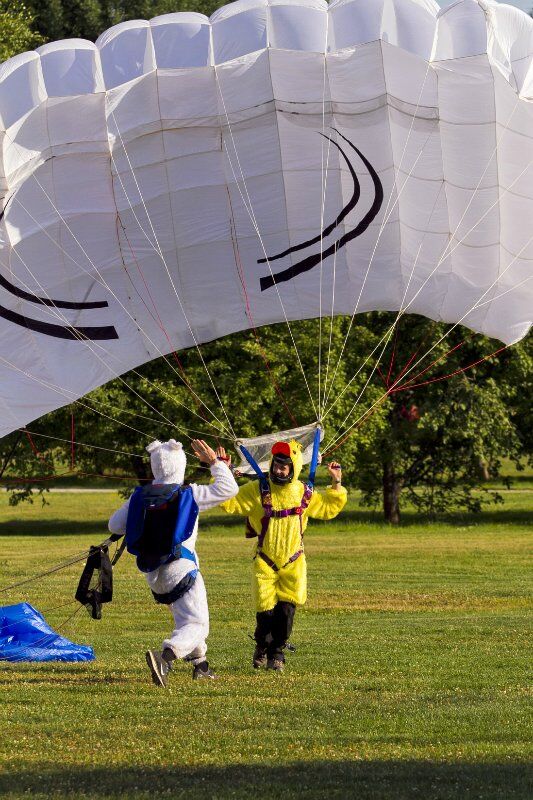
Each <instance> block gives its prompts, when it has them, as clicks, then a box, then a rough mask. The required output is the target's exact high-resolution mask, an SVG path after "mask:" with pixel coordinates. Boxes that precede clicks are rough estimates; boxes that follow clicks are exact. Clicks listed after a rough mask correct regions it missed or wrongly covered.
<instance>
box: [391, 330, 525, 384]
mask: <svg viewBox="0 0 533 800" xmlns="http://www.w3.org/2000/svg"><path fill="white" fill-rule="evenodd" d="M463 344H464V342H461V345H463ZM458 346H459V345H458ZM509 347H510V345H508V344H505V345H503V346H502V347H499V348H498V349H497V350H494V352H493V353H489V355H488V356H483V358H478V360H477V361H474V362H473V363H472V364H468V365H467V366H466V367H460V368H459V369H456V370H455V371H454V372H449V373H448V375H438V376H437V377H435V378H429V379H428V380H426V381H422V383H411V381H416V380H417V378H418V377H419V376H415V377H414V378H411V379H410V380H409V381H407V383H406V384H404V385H403V386H398V387H397V388H396V389H393V393H396V392H405V391H407V390H408V389H417V388H418V387H420V386H428V385H429V384H430V383H439V382H440V381H445V380H448V379H449V378H453V377H454V376H455V375H460V374H462V373H464V372H468V370H469V369H473V368H474V367H477V365H478V364H482V363H483V362H484V361H488V359H489V358H493V357H494V356H497V355H499V354H500V353H503V351H504V350H507V349H508V348H509ZM455 349H457V348H454V347H452V349H451V350H448V352H447V353H445V355H444V356H443V358H445V357H447V356H449V355H450V353H452V352H453V350H455ZM438 361H440V359H437V360H436V361H434V362H433V364H431V365H430V367H428V368H427V370H429V369H431V367H432V366H434V365H435V364H436V363H437V362H438ZM427 370H423V372H427ZM420 374H423V373H420Z"/></svg>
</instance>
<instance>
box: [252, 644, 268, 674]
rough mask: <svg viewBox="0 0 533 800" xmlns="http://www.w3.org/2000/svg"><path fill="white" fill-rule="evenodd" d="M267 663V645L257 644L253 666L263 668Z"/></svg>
mask: <svg viewBox="0 0 533 800" xmlns="http://www.w3.org/2000/svg"><path fill="white" fill-rule="evenodd" d="M266 665H267V651H266V647H260V646H259V645H256V648H255V650H254V655H253V659H252V666H253V668H254V669H261V667H266Z"/></svg>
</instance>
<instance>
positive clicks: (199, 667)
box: [192, 661, 218, 681]
mask: <svg viewBox="0 0 533 800" xmlns="http://www.w3.org/2000/svg"><path fill="white" fill-rule="evenodd" d="M204 678H211V679H214V680H216V679H217V678H218V675H215V673H214V672H213V670H212V669H211V668H210V666H209V664H208V663H207V661H202V663H201V664H195V666H194V669H193V671H192V679H193V681H198V680H204Z"/></svg>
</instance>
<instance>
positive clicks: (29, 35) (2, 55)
mask: <svg viewBox="0 0 533 800" xmlns="http://www.w3.org/2000/svg"><path fill="white" fill-rule="evenodd" d="M33 19H34V17H33V14H32V13H31V11H30V10H29V9H28V8H27V7H26V6H25V5H24V4H22V3H20V2H18V0H0V61H6V59H8V58H11V57H12V56H15V55H17V54H18V53H22V52H24V51H25V50H31V49H32V48H34V47H38V46H39V45H40V44H42V42H43V39H42V37H41V36H40V35H39V34H37V33H35V32H34V31H33V29H32V23H33Z"/></svg>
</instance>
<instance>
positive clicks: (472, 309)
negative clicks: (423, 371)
mask: <svg viewBox="0 0 533 800" xmlns="http://www.w3.org/2000/svg"><path fill="white" fill-rule="evenodd" d="M532 242H533V236H530V238H529V239H528V240H527V242H526V243H525V244H524V245H523V247H522V248H521V250H520V251H519V252H518V253H517V254H516V255H515V256H514V258H513V259H512V260H511V261H510V263H509V264H508V265H507V266H506V267H505V269H504V270H503V272H501V273H500V274H499V275H498V277H497V278H496V279H495V280H494V281H493V282H492V283H491V285H490V286H489V287H488V288H487V289H485V291H484V292H483V294H482V295H481V297H480V298H479V300H477V301H476V303H474V305H473V306H472V307H471V308H470V309H469V310H468V311H466V312H465V313H464V314H463V316H462V317H461V319H459V320H458V321H457V322H455V323H454V324H453V325H452V326H451V328H449V329H448V330H447V331H446V332H445V333H443V335H442V336H441V337H440V338H439V339H438V340H437V341H436V342H435V343H434V344H433V345H432V346H431V347H430V348H429V350H427V351H426V352H425V353H424V354H423V355H422V356H421V357H420V358H419V359H418V360H417V361H416V362H415V363H414V364H413V365H412V366H411V367H409V369H408V370H407V371H405V372H404V375H403V377H405V376H406V375H409V374H410V373H411V372H412V371H413V370H414V369H415V368H416V367H417V366H418V365H419V364H420V363H421V362H422V361H423V360H424V359H425V358H427V356H428V355H430V353H432V352H433V350H435V348H436V347H438V346H439V344H440V343H441V342H443V341H444V340H445V339H446V338H447V337H448V336H449V335H450V334H451V333H452V331H453V330H455V328H457V326H458V325H460V324H461V322H462V321H463V320H464V319H466V317H468V316H469V315H470V314H471V313H472V312H473V311H475V310H476V308H478V306H479V304H480V303H481V301H482V300H483V299H484V298H485V296H486V295H487V294H488V293H489V292H490V291H491V290H492V289H493V288H494V286H495V285H496V284H497V283H498V281H500V280H501V279H502V278H503V276H504V275H505V273H506V272H507V271H508V270H509V269H511V267H512V266H513V264H514V263H515V261H516V260H517V259H518V258H520V256H521V254H522V253H523V252H524V250H525V249H526V248H527V247H529V245H530V244H531V243H532ZM512 288H516V286H514V287H512ZM399 381H400V379H398V378H397V379H396V380H395V381H394V383H393V384H392V386H391V387H390V388H389V389H387V391H386V392H385V393H384V394H383V395H382V396H381V397H380V398H379V399H378V400H376V401H375V403H373V404H372V406H371V407H370V408H369V409H368V410H367V411H366V412H365V414H363V415H362V417H364V416H365V415H366V414H367V413H369V412H370V411H372V410H373V409H374V408H375V407H376V406H377V405H378V404H380V403H382V402H383V401H384V400H385V399H386V397H388V395H389V394H391V392H393V391H394V389H395V388H396V387H397V385H398V384H399ZM362 417H358V419H356V420H355V422H353V423H352V425H350V427H349V428H348V429H347V430H346V433H348V432H349V431H350V430H351V429H352V428H353V427H354V426H355V425H357V424H358V423H359V422H360V421H361V419H362ZM338 430H339V429H337V432H336V434H335V435H334V438H333V439H332V440H331V442H330V443H329V444H328V445H327V447H326V448H325V451H327V450H330V449H331V447H332V445H333V444H335V443H336V442H337V441H338V440H339V439H340V438H341V437H340V435H337V433H338Z"/></svg>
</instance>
